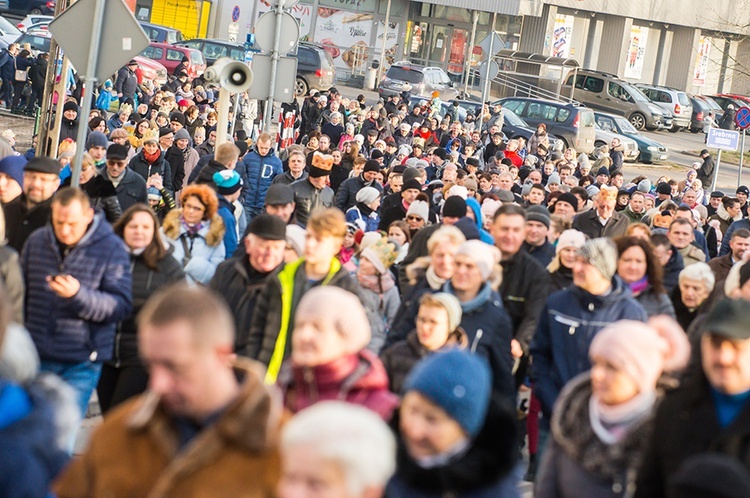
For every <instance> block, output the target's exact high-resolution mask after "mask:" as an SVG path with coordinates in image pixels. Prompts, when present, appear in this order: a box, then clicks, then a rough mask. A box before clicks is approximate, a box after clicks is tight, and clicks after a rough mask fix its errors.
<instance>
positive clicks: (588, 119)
mask: <svg viewBox="0 0 750 498" xmlns="http://www.w3.org/2000/svg"><path fill="white" fill-rule="evenodd" d="M578 112H579V114H578V115H579V116H580V117H581V121H580V124H581V126H583V127H584V128H593V127H594V113H593V112H591V111H586V110H579V111H578Z"/></svg>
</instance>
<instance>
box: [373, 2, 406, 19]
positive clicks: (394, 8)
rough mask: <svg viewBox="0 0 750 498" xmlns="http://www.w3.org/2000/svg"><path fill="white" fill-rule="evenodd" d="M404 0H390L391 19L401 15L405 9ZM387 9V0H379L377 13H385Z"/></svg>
mask: <svg viewBox="0 0 750 498" xmlns="http://www.w3.org/2000/svg"><path fill="white" fill-rule="evenodd" d="M406 5H407V3H406V0H391V19H393V18H394V17H401V16H402V15H403V14H404V12H405V11H406ZM387 9H388V0H380V3H379V4H378V14H381V15H385V11H386V10H387Z"/></svg>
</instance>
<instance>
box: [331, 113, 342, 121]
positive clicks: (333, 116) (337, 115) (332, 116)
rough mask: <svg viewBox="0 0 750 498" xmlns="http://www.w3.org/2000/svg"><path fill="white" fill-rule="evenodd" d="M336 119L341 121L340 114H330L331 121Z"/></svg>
mask: <svg viewBox="0 0 750 498" xmlns="http://www.w3.org/2000/svg"><path fill="white" fill-rule="evenodd" d="M333 118H338V119H341V113H340V112H332V113H331V119H333Z"/></svg>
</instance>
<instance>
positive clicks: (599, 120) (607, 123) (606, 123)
mask: <svg viewBox="0 0 750 498" xmlns="http://www.w3.org/2000/svg"><path fill="white" fill-rule="evenodd" d="M596 124H598V125H599V128H601V129H602V130H604V131H616V130H615V122H614V121H612V119H611V118H608V117H607V116H596Z"/></svg>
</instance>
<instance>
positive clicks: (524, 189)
mask: <svg viewBox="0 0 750 498" xmlns="http://www.w3.org/2000/svg"><path fill="white" fill-rule="evenodd" d="M531 187H533V185H532V184H531V183H524V185H523V187H522V188H521V196H522V197H526V196H527V195H529V193H530V192H531Z"/></svg>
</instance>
